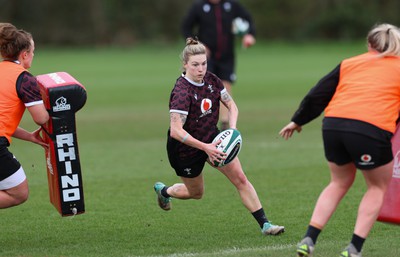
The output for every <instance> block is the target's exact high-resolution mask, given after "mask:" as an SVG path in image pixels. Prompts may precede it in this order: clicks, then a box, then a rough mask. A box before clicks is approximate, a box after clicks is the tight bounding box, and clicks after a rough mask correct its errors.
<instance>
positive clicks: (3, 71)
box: [0, 23, 49, 208]
mask: <svg viewBox="0 0 400 257" xmlns="http://www.w3.org/2000/svg"><path fill="white" fill-rule="evenodd" d="M0 49H1V50H0V51H1V57H2V59H3V60H2V61H1V62H0V85H1V86H0V208H8V207H12V206H15V205H19V204H21V203H23V202H25V201H26V200H27V199H28V195H29V189H28V182H27V180H26V175H25V172H24V169H23V168H22V166H21V164H20V163H19V162H18V160H17V159H16V158H15V157H14V156H13V154H12V153H10V152H9V151H8V146H10V143H11V137H15V138H19V139H22V140H26V141H30V142H33V143H36V144H39V145H42V146H44V147H46V146H47V145H46V144H45V143H44V141H43V140H42V138H41V136H40V131H41V129H40V128H39V129H37V130H35V131H34V132H28V131H26V130H24V129H22V128H20V127H19V123H20V121H21V118H22V116H23V114H24V111H25V109H28V111H29V113H30V115H31V116H32V119H33V121H34V122H35V123H36V124H38V125H43V124H45V123H46V122H47V121H48V119H49V114H48V113H47V110H46V109H45V107H44V104H43V100H42V97H41V95H40V92H39V87H38V85H37V82H36V78H35V77H34V76H32V75H31V74H30V73H29V72H28V71H27V69H29V68H30V67H31V64H32V60H33V56H34V50H35V44H34V42H33V39H32V35H31V34H30V33H28V32H26V31H24V30H19V29H17V28H16V27H15V26H13V25H12V24H10V23H0Z"/></svg>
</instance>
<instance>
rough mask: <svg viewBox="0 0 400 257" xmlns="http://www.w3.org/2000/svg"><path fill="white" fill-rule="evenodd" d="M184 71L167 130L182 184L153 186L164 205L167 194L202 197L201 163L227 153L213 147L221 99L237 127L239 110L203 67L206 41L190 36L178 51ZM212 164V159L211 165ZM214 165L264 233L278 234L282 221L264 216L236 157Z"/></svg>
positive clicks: (174, 92)
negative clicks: (227, 180) (202, 41)
mask: <svg viewBox="0 0 400 257" xmlns="http://www.w3.org/2000/svg"><path fill="white" fill-rule="evenodd" d="M181 58H182V63H183V68H184V72H183V74H182V75H181V76H180V77H179V78H178V79H177V81H176V83H175V86H174V88H173V90H172V92H171V96H170V103H169V108H170V110H169V112H170V129H169V131H168V141H167V151H168V159H169V162H170V164H171V166H172V168H174V169H175V172H176V175H177V176H179V177H180V178H181V180H182V182H183V183H176V184H174V185H172V186H169V187H167V186H165V185H164V184H163V183H161V182H157V183H156V184H155V185H154V190H155V191H156V194H157V199H158V204H159V206H160V207H161V208H162V209H163V210H166V211H167V210H170V209H171V198H177V199H201V198H202V197H203V194H204V179H203V174H202V171H203V168H204V165H205V163H206V161H208V162H209V163H214V161H218V160H219V159H221V158H224V157H225V155H226V154H224V153H222V152H221V151H219V150H218V149H217V148H216V145H217V144H218V143H219V142H215V143H212V140H213V139H214V138H215V136H216V135H217V134H218V133H219V130H218V128H217V124H218V116H219V108H220V102H222V104H224V105H225V106H226V107H227V108H228V110H229V125H230V127H231V128H236V122H237V119H238V109H237V106H236V104H235V102H234V101H233V99H232V98H231V96H230V95H229V93H228V92H227V90H226V89H225V88H224V86H223V84H222V81H221V80H220V79H219V78H218V77H217V76H215V75H214V74H212V73H210V72H208V71H207V55H206V48H205V46H204V45H203V44H202V43H200V42H198V41H197V40H194V39H192V38H188V39H187V43H186V46H185V48H184V50H183V52H182V54H181ZM210 165H211V164H210ZM211 166H212V167H214V168H216V169H218V170H219V171H220V172H221V173H222V174H224V175H225V176H226V177H227V178H228V179H229V181H230V182H231V183H232V184H233V185H234V186H235V187H236V189H237V191H238V193H239V195H240V198H241V200H242V203H243V204H244V206H245V207H246V208H247V209H248V210H249V211H250V213H251V214H252V215H253V217H254V218H255V219H256V220H257V222H258V224H259V225H260V228H261V232H262V233H263V234H264V235H278V234H280V233H282V232H284V230H285V228H284V227H283V226H277V225H273V224H271V223H270V222H269V221H268V219H267V217H266V216H265V213H264V209H263V208H262V206H261V203H260V200H259V198H258V195H257V192H256V190H255V189H254V187H253V185H252V184H251V183H250V181H248V179H247V177H246V175H245V174H244V171H243V169H242V165H241V164H240V161H239V158H238V157H236V158H235V159H234V160H233V161H232V162H230V163H229V164H227V165H225V166H223V167H215V166H213V165H211Z"/></svg>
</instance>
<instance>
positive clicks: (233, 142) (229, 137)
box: [213, 129, 242, 167]
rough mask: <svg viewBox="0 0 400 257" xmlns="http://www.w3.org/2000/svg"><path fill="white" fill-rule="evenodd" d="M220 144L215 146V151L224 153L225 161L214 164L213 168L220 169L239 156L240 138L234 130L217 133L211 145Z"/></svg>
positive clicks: (238, 133)
mask: <svg viewBox="0 0 400 257" xmlns="http://www.w3.org/2000/svg"><path fill="white" fill-rule="evenodd" d="M219 140H221V142H220V143H219V144H218V145H217V149H219V150H220V151H222V152H224V153H226V154H227V155H226V159H225V160H222V161H220V162H216V161H215V162H214V166H217V167H222V166H225V165H226V164H228V163H230V162H231V161H232V160H233V159H235V157H236V156H237V155H238V154H239V152H240V149H241V148H242V136H241V135H240V132H239V131H238V130H236V129H227V130H224V131H222V132H221V133H219V134H218V135H217V136H216V137H215V138H214V140H213V143H215V142H218V141H219Z"/></svg>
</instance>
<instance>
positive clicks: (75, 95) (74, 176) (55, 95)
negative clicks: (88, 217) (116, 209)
mask: <svg viewBox="0 0 400 257" xmlns="http://www.w3.org/2000/svg"><path fill="white" fill-rule="evenodd" d="M36 79H37V81H38V84H39V87H40V92H41V95H42V98H43V101H44V105H45V107H46V109H47V111H48V112H49V115H50V119H49V121H48V122H47V123H46V124H44V125H43V126H42V128H43V132H42V135H43V138H44V140H45V141H46V143H48V145H49V147H48V149H46V151H45V154H46V164H47V179H48V185H49V195H50V202H51V203H52V204H53V205H54V206H55V207H56V209H57V210H58V212H59V213H60V214H61V216H70V215H75V214H81V213H84V212H85V204H84V197H83V184H82V174H81V166H80V160H79V151H78V140H77V136H76V121H75V113H76V112H77V111H78V110H79V109H81V108H82V107H83V106H84V105H85V103H86V98H87V96H86V90H85V88H84V87H83V86H82V85H81V83H79V82H78V81H77V80H76V79H74V78H73V77H72V76H71V75H69V74H68V73H66V72H55V73H49V74H43V75H39V76H36Z"/></svg>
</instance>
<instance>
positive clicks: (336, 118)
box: [280, 24, 400, 257]
mask: <svg viewBox="0 0 400 257" xmlns="http://www.w3.org/2000/svg"><path fill="white" fill-rule="evenodd" d="M367 43H368V52H367V53H364V54H361V55H358V56H355V57H352V58H349V59H346V60H344V61H342V62H341V63H340V64H339V65H338V66H337V67H336V68H335V69H334V70H333V71H331V72H330V73H329V74H328V75H326V76H325V77H324V78H322V79H321V80H320V81H319V82H318V83H317V85H316V86H315V87H314V88H312V89H311V90H310V92H309V93H308V94H307V95H306V96H305V98H304V99H303V101H302V102H301V104H300V107H299V109H298V110H297V111H296V112H295V114H294V116H293V117H292V121H291V122H290V123H289V124H288V125H286V126H285V127H284V128H283V129H282V130H281V131H280V135H281V136H282V137H283V138H285V139H288V138H289V137H291V136H292V134H293V132H294V131H298V132H300V131H301V126H302V125H305V124H306V123H308V122H310V121H311V120H313V119H315V118H316V117H318V116H319V115H320V114H321V113H322V112H323V111H324V110H325V118H324V120H323V125H322V130H323V140H324V149H325V157H326V159H327V160H328V165H329V168H330V173H331V181H330V183H329V185H328V186H327V187H326V188H325V189H324V190H323V191H322V193H321V195H320V196H319V198H318V201H317V203H316V205H315V208H314V212H313V214H312V217H311V221H310V224H309V226H308V229H307V232H306V234H305V236H304V238H303V240H302V241H301V242H300V243H299V245H298V247H297V254H298V256H311V255H312V253H313V251H314V245H315V243H316V241H317V237H318V236H319V234H320V232H321V231H322V229H323V228H324V226H325V225H326V224H327V222H328V220H329V219H330V218H331V216H332V214H333V213H334V211H335V210H336V208H337V206H338V204H339V203H340V201H341V200H342V198H343V197H344V196H345V194H346V193H347V192H348V190H349V189H350V187H351V186H352V184H353V182H354V179H355V176H356V171H357V169H360V170H361V172H362V174H363V176H364V179H365V182H366V185H367V191H366V192H365V194H364V197H363V198H362V200H361V203H360V205H359V207H358V215H357V220H356V224H355V227H354V233H353V237H352V239H351V242H350V244H349V245H348V246H347V248H346V249H344V250H343V251H342V253H341V255H340V256H343V257H349V256H351V257H361V249H362V246H363V244H364V241H365V239H366V238H367V236H368V234H369V232H370V230H371V229H372V226H373V225H374V223H375V221H376V219H377V217H378V215H379V211H380V209H381V206H382V204H383V199H384V196H385V193H386V190H387V188H388V186H389V183H390V180H391V178H392V172H393V153H392V144H391V138H392V136H393V133H394V132H395V129H396V121H397V120H398V118H399V111H400V30H399V29H398V28H397V27H395V26H393V25H390V24H381V25H377V26H375V27H374V28H372V30H370V31H369V33H368V36H367Z"/></svg>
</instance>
